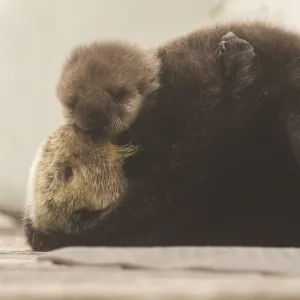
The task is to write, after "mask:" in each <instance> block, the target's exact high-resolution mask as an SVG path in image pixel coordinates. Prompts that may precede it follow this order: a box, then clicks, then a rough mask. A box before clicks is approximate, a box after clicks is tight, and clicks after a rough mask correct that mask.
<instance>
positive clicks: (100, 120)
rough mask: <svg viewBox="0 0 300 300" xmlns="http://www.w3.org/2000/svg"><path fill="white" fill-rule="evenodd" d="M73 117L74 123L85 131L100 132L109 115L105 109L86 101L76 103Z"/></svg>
mask: <svg viewBox="0 0 300 300" xmlns="http://www.w3.org/2000/svg"><path fill="white" fill-rule="evenodd" d="M74 117H75V122H76V124H77V125H78V126H79V127H80V128H81V129H82V130H85V131H92V132H96V131H99V132H101V131H103V129H104V128H105V127H107V126H108V125H109V116H108V115H107V114H106V113H105V111H104V110H103V109H102V108H99V107H96V106H95V105H92V104H90V103H88V102H87V103H86V102H78V103H77V105H76V107H75V111H74Z"/></svg>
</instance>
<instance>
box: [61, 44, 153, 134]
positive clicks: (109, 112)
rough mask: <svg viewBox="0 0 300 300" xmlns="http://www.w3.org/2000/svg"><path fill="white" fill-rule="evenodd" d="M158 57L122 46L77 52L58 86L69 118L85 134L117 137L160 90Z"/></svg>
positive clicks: (86, 48) (89, 46)
mask: <svg viewBox="0 0 300 300" xmlns="http://www.w3.org/2000/svg"><path fill="white" fill-rule="evenodd" d="M158 72H159V62H158V59H156V58H155V57H154V55H153V54H150V53H146V52H144V51H142V50H140V49H138V48H137V47H135V46H133V45H129V44H125V43H121V42H103V43H93V44H91V45H88V46H81V47H78V48H76V49H75V50H74V51H73V52H72V53H71V55H70V57H69V59H68V60H67V62H66V64H65V66H64V68H63V70H62V74H61V78H60V80H59V83H58V87H57V95H58V98H59V100H60V102H61V104H62V105H63V109H64V115H65V117H66V119H67V120H68V121H70V122H74V123H75V124H77V126H78V127H80V128H81V129H82V130H86V131H98V132H102V133H104V134H105V135H106V136H112V135H115V134H118V133H120V132H122V131H124V130H126V129H127V128H128V127H129V126H130V125H131V124H132V122H134V120H135V119H136V117H137V115H138V113H139V111H140V109H141V107H142V105H143V101H144V99H145V97H146V96H148V95H149V94H150V93H151V92H153V91H154V90H156V89H157V88H158V85H159V84H158Z"/></svg>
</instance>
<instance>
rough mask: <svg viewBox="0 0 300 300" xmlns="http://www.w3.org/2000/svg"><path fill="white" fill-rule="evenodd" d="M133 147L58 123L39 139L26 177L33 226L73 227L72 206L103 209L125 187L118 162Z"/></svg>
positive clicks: (117, 196) (29, 212)
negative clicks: (95, 138)
mask: <svg viewBox="0 0 300 300" xmlns="http://www.w3.org/2000/svg"><path fill="white" fill-rule="evenodd" d="M136 151H137V148H136V147H134V146H132V145H125V146H115V145H113V144H111V143H110V142H109V141H107V140H105V141H97V142H92V141H90V140H85V139H83V137H81V136H80V135H78V134H76V131H75V130H74V127H73V126H72V125H71V124H67V125H63V126H60V127H59V128H58V129H56V130H55V131H54V132H53V133H52V134H51V135H49V137H48V138H47V139H46V141H45V142H44V143H43V144H42V146H41V150H40V151H38V153H37V157H36V158H35V163H34V164H35V165H34V166H33V168H34V169H35V170H34V173H32V174H31V178H30V180H29V190H28V196H29V199H28V200H27V210H28V212H27V213H28V214H31V216H30V218H31V219H32V222H33V226H35V227H37V228H41V229H44V230H47V229H59V230H63V231H64V232H74V231H76V230H77V229H76V226H75V227H74V226H73V225H72V221H71V219H72V214H73V213H74V212H75V211H78V210H80V209H85V210H88V211H95V210H102V209H105V208H106V207H107V206H109V205H110V204H112V203H113V202H114V201H115V200H116V199H118V198H119V195H120V194H121V193H122V192H123V191H124V189H125V188H126V180H125V178H124V176H123V172H122V164H123V162H124V159H126V158H127V157H129V156H131V155H134V154H135V152H136ZM67 168H69V169H68V171H69V175H70V168H71V170H72V173H73V175H72V176H71V177H70V178H66V176H65V172H66V170H67ZM33 207H34V209H33ZM25 215H26V212H25Z"/></svg>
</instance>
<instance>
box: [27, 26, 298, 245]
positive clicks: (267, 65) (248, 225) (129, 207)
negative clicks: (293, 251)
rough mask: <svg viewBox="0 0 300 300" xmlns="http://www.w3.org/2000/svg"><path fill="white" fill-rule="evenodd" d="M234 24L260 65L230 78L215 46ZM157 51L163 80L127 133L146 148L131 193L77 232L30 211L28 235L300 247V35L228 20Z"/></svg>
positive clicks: (47, 239)
mask: <svg viewBox="0 0 300 300" xmlns="http://www.w3.org/2000/svg"><path fill="white" fill-rule="evenodd" d="M229 31H232V32H234V33H235V34H236V35H237V36H238V37H240V38H242V39H244V40H246V41H248V42H249V43H250V44H251V45H252V46H253V47H254V49H255V52H256V54H257V60H256V61H255V62H254V67H255V70H254V73H252V71H251V72H250V73H249V72H247V70H249V67H250V69H251V66H252V65H251V66H249V65H246V66H243V65H239V64H237V68H236V73H234V71H233V72H232V74H235V75H236V76H233V77H232V78H227V77H226V76H225V75H224V74H225V73H224V69H223V67H224V66H223V64H222V62H221V61H219V59H218V55H216V51H217V50H218V49H219V43H220V40H221V39H222V37H223V36H224V35H226V34H227V32H229ZM157 57H158V58H159V59H160V62H161V68H160V73H159V83H160V88H159V89H158V90H157V91H156V92H155V94H154V95H152V96H151V97H149V98H147V99H146V100H145V103H147V107H148V108H149V109H145V110H141V111H140V112H139V114H137V118H136V120H135V121H134V122H133V123H132V125H131V126H130V129H129V130H128V131H124V132H123V133H122V134H121V135H120V136H118V141H119V143H125V142H129V141H130V142H132V143H133V144H135V145H141V146H142V149H143V151H141V152H140V153H139V154H138V155H137V156H136V157H132V158H131V159H129V160H128V161H127V163H125V165H124V170H125V173H126V176H127V178H129V179H130V180H131V181H130V182H129V186H128V189H127V192H126V193H125V195H124V196H123V197H121V199H120V201H119V202H118V205H116V206H115V207H113V209H111V211H109V213H108V214H106V215H104V216H101V215H100V216H99V223H98V225H95V226H94V227H93V228H89V229H87V230H82V231H81V232H79V233H78V234H73V235H70V234H66V233H63V232H58V231H55V230H53V231H52V232H51V231H49V232H47V233H45V232H43V231H42V230H38V229H33V228H32V224H31V221H30V219H27V220H26V224H25V225H26V226H25V228H26V236H27V239H28V242H29V244H30V245H31V246H32V247H33V249H35V250H50V249H53V248H57V247H62V246H69V245H94V246H95V245H118V246H120V245H122V246H154V245H242V246H300V230H299V225H300V221H299V208H300V204H299V196H300V173H299V167H298V165H297V164H296V160H295V158H294V156H293V154H292V151H291V146H290V145H291V144H290V136H291V135H290V133H289V131H287V130H286V127H287V125H288V124H289V122H290V121H289V120H290V117H291V114H292V113H294V114H297V110H298V106H299V99H300V38H299V36H298V35H296V34H293V33H290V32H286V31H284V30H282V29H279V28H275V27H268V26H266V25H264V24H258V23H255V24H232V25H224V26H220V27H216V28H211V29H205V30H199V31H195V32H193V33H191V34H189V35H187V36H185V37H180V38H178V39H176V40H174V41H171V42H170V43H168V44H166V45H164V46H162V47H160V48H158V49H157ZM252 63H253V62H251V64H252ZM243 67H246V68H243ZM247 68H248V69H247ZM239 70H244V72H242V73H241V71H239ZM249 74H250V76H249ZM146 101H147V102H146ZM151 104H153V105H151ZM96 124H97V122H96ZM100 125H101V124H100Z"/></svg>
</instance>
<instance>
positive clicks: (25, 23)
mask: <svg viewBox="0 0 300 300" xmlns="http://www.w3.org/2000/svg"><path fill="white" fill-rule="evenodd" d="M299 11H300V1H298V0H290V1H289V0H285V1H282V0H278V1H276V0H269V1H267V0H265V1H260V0H252V1H247V0H227V1H226V0H207V1H206V0H176V1H175V0H151V1H149V0H0V45H1V46H0V66H1V68H0V101H1V104H2V106H1V107H2V109H1V110H0V132H1V133H0V135H1V144H0V145H1V146H0V166H1V168H0V211H5V212H9V213H13V214H15V213H20V212H22V210H23V205H24V199H25V192H26V185H27V177H28V171H29V167H30V164H31V161H32V159H33V157H34V155H35V151H36V149H37V147H38V145H39V143H40V142H41V141H42V139H43V138H44V137H45V136H46V135H48V134H49V133H50V132H51V131H52V130H54V129H55V127H57V126H58V125H59V124H61V123H62V122H63V119H62V115H61V111H60V106H59V103H58V101H57V99H56V95H55V88H56V84H57V80H58V76H59V73H60V70H61V67H62V63H63V61H64V60H65V58H66V56H67V55H68V54H69V52H70V50H71V49H72V47H73V46H75V45H78V44H80V43H86V42H90V41H93V40H97V39H103V38H121V39H130V40H133V41H135V42H137V43H139V44H141V45H143V46H145V47H153V46H156V45H159V44H160V43H163V42H165V41H166V40H168V39H171V38H173V37H176V36H177V35H181V34H184V33H186V32H188V31H190V30H194V29H196V28H198V27H201V26H204V25H209V24H215V23H217V22H224V21H226V20H238V19H239V20H251V19H260V20H268V21H273V22H275V23H279V24H281V25H283V26H286V27H290V28H292V29H295V30H299V31H300V21H299Z"/></svg>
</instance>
